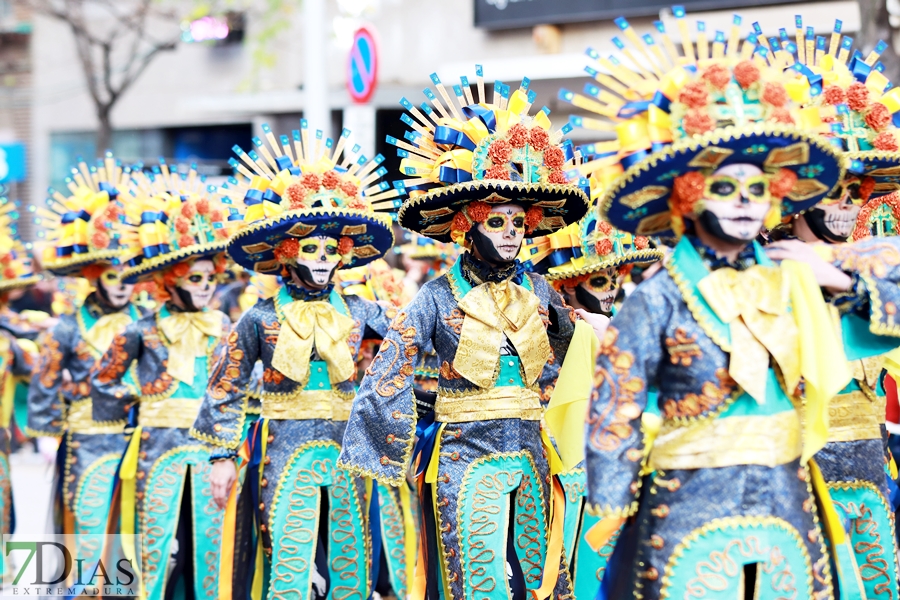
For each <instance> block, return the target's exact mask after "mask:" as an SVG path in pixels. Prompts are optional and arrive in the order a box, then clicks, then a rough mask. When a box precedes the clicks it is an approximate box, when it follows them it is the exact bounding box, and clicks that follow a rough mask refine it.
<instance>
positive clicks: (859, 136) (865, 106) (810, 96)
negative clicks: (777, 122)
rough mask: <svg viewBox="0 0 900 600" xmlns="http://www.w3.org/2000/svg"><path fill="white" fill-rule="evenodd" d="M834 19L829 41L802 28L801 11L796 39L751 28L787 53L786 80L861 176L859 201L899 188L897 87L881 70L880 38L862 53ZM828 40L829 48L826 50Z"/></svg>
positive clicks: (899, 91)
mask: <svg viewBox="0 0 900 600" xmlns="http://www.w3.org/2000/svg"><path fill="white" fill-rule="evenodd" d="M841 26H842V25H841V22H840V21H836V22H835V26H834V30H833V31H832V34H831V38H830V40H826V38H825V37H824V36H816V35H815V31H814V29H813V28H812V27H807V28H806V30H805V31H804V28H803V19H802V17H801V16H800V15H797V16H796V17H795V18H794V28H795V34H796V35H795V37H796V43H794V42H792V41H791V39H790V38H789V36H788V32H787V30H786V29H784V28H782V29H781V30H780V31H779V37H777V38H775V37H773V38H770V39H769V40H766V39H765V38H764V37H763V36H762V35H761V29H760V27H759V24H757V23H754V24H753V28H754V31H755V32H756V34H757V36H758V39H759V42H760V44H761V45H764V46H765V47H767V48H770V49H771V48H778V51H779V52H782V53H787V54H789V55H790V56H788V57H787V61H786V64H788V67H787V72H788V74H789V75H791V76H792V77H793V78H794V79H793V80H792V81H790V82H789V83H788V85H789V86H790V88H791V89H792V94H793V95H795V96H796V97H797V98H798V101H799V102H800V103H801V104H802V105H804V106H816V107H820V108H821V112H822V114H823V121H825V122H826V123H827V124H828V126H829V129H830V131H829V132H828V135H829V136H830V138H831V140H832V142H833V143H834V144H835V146H836V147H837V148H839V149H841V150H843V151H844V153H845V154H844V158H845V165H846V166H847V170H848V173H849V174H851V175H854V176H856V177H859V178H860V179H862V185H861V187H862V191H863V192H864V193H862V194H861V195H862V198H861V200H862V201H863V202H866V201H868V200H869V197H870V196H871V197H878V196H882V195H884V194H889V193H891V192H895V191H897V190H900V153H898V150H900V144H898V142H900V129H898V128H897V125H898V123H900V112H898V111H900V89H898V88H894V87H893V84H892V83H891V81H890V80H888V78H887V77H885V75H884V73H883V72H882V71H883V70H884V65H882V64H881V63H880V62H879V60H878V59H879V57H880V55H881V53H882V52H884V50H885V49H886V48H887V44H886V43H885V42H878V44H877V45H876V46H875V49H874V50H873V51H872V52H870V53H869V54H868V55H863V54H862V52H860V51H859V50H857V49H854V48H853V38H850V37H846V36H843V37H842V36H841ZM826 44H827V46H828V48H827V50H826Z"/></svg>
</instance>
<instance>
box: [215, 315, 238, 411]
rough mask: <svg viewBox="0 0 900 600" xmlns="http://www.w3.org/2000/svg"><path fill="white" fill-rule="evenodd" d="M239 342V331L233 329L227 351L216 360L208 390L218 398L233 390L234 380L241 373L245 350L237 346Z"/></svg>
mask: <svg viewBox="0 0 900 600" xmlns="http://www.w3.org/2000/svg"><path fill="white" fill-rule="evenodd" d="M237 343H238V332H237V331H232V332H231V333H229V334H228V340H227V342H226V344H225V352H223V353H222V355H221V356H220V357H219V359H218V360H216V364H215V366H214V367H213V371H212V373H211V374H210V377H209V381H210V385H209V388H208V390H207V391H208V392H209V395H210V396H212V397H213V398H215V399H216V400H222V399H224V398H225V397H226V396H227V395H228V392H231V391H233V390H234V380H235V379H237V378H238V377H240V375H241V361H242V360H243V358H244V351H243V350H241V349H240V348H238V347H237Z"/></svg>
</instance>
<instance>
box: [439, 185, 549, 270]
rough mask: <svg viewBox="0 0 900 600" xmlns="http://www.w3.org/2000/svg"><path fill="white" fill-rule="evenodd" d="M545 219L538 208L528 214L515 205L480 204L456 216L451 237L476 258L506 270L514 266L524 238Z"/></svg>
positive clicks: (466, 207)
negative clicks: (512, 264)
mask: <svg viewBox="0 0 900 600" xmlns="http://www.w3.org/2000/svg"><path fill="white" fill-rule="evenodd" d="M543 218H544V214H543V211H542V210H541V209H540V208H538V207H531V208H529V209H528V210H525V209H524V208H522V206H521V205H519V204H516V203H514V202H508V203H504V204H488V203H487V202H482V201H480V200H478V201H475V202H471V203H469V204H468V205H466V206H465V207H463V208H462V210H460V211H459V212H457V213H456V216H455V217H454V218H453V224H452V226H451V235H452V237H453V239H454V240H456V241H457V242H458V243H461V245H462V246H463V247H465V248H468V249H469V251H470V252H472V253H473V254H474V256H475V258H477V259H479V260H482V261H484V262H486V263H487V264H489V265H491V266H494V267H503V266H506V265H509V264H511V263H513V262H515V260H516V255H518V254H519V250H520V249H521V248H522V242H523V241H524V239H525V235H526V234H530V233H532V232H533V231H534V229H535V227H537V225H538V223H540V222H541V220H542V219H543Z"/></svg>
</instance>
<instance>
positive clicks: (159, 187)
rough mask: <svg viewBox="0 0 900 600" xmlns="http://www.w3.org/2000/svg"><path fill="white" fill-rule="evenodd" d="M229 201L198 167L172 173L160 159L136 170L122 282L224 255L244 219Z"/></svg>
mask: <svg viewBox="0 0 900 600" xmlns="http://www.w3.org/2000/svg"><path fill="white" fill-rule="evenodd" d="M230 203H231V200H230V199H229V198H227V197H224V196H222V195H221V194H220V193H219V191H218V189H217V188H216V187H215V186H208V185H206V183H205V177H203V176H201V175H199V174H198V173H197V170H196V167H194V166H191V168H190V169H189V170H188V171H187V172H186V173H178V172H171V171H170V170H169V167H168V165H167V164H166V163H165V161H163V160H162V159H160V165H159V166H158V167H154V168H153V169H152V171H151V172H144V171H140V170H137V171H135V172H134V173H133V176H132V181H131V187H130V189H129V196H128V197H127V198H126V199H125V200H124V204H125V206H126V219H125V221H124V223H123V224H122V225H121V229H122V242H123V245H124V246H125V252H124V257H123V261H124V264H126V265H127V266H128V268H127V269H125V271H124V272H123V273H122V279H123V281H126V282H128V283H136V282H139V281H146V280H148V279H150V278H152V277H153V274H154V273H156V272H158V271H162V270H165V269H167V268H168V267H171V266H173V265H175V264H178V263H181V262H185V261H188V260H197V259H201V258H210V257H214V256H216V255H219V254H222V253H224V252H225V246H226V244H227V242H228V236H229V235H230V233H231V232H232V231H233V230H234V229H235V228H236V227H237V226H238V225H240V222H241V215H240V212H239V211H238V210H237V208H235V207H234V206H231V205H230Z"/></svg>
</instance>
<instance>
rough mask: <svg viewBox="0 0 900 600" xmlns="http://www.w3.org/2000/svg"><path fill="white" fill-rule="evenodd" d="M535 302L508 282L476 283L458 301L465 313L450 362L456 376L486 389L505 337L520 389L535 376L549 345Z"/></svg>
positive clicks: (542, 365)
mask: <svg viewBox="0 0 900 600" xmlns="http://www.w3.org/2000/svg"><path fill="white" fill-rule="evenodd" d="M538 308H540V300H538V297H537V296H535V295H534V294H532V293H531V292H529V291H528V290H526V289H525V288H523V287H522V286H520V285H517V284H515V283H512V282H510V281H504V282H502V283H492V282H489V283H482V284H481V285H479V286H477V287H475V288H474V289H472V290H471V291H470V292H469V293H468V294H466V295H465V297H463V299H462V300H460V302H459V309H460V310H461V311H462V312H464V313H465V314H466V316H465V318H464V319H463V324H462V330H461V331H460V335H459V347H458V348H457V349H456V357H455V358H454V359H453V368H454V370H456V372H457V373H459V374H460V375H462V376H463V377H465V378H466V379H468V380H469V381H471V382H472V383H474V384H475V385H477V386H478V387H481V388H490V387H491V386H493V384H494V378H495V376H496V374H497V361H498V360H499V359H500V347H501V346H503V336H504V335H505V336H506V337H507V338H509V341H510V342H512V345H513V346H514V347H515V349H516V352H517V353H518V354H519V360H520V361H521V363H522V368H523V369H524V371H525V384H526V385H532V384H533V383H534V382H535V381H537V378H538V377H540V375H541V371H543V369H544V365H546V364H547V359H549V358H550V340H549V339H548V338H547V331H546V329H545V328H544V323H543V322H542V321H541V317H540V315H539V314H538Z"/></svg>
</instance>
